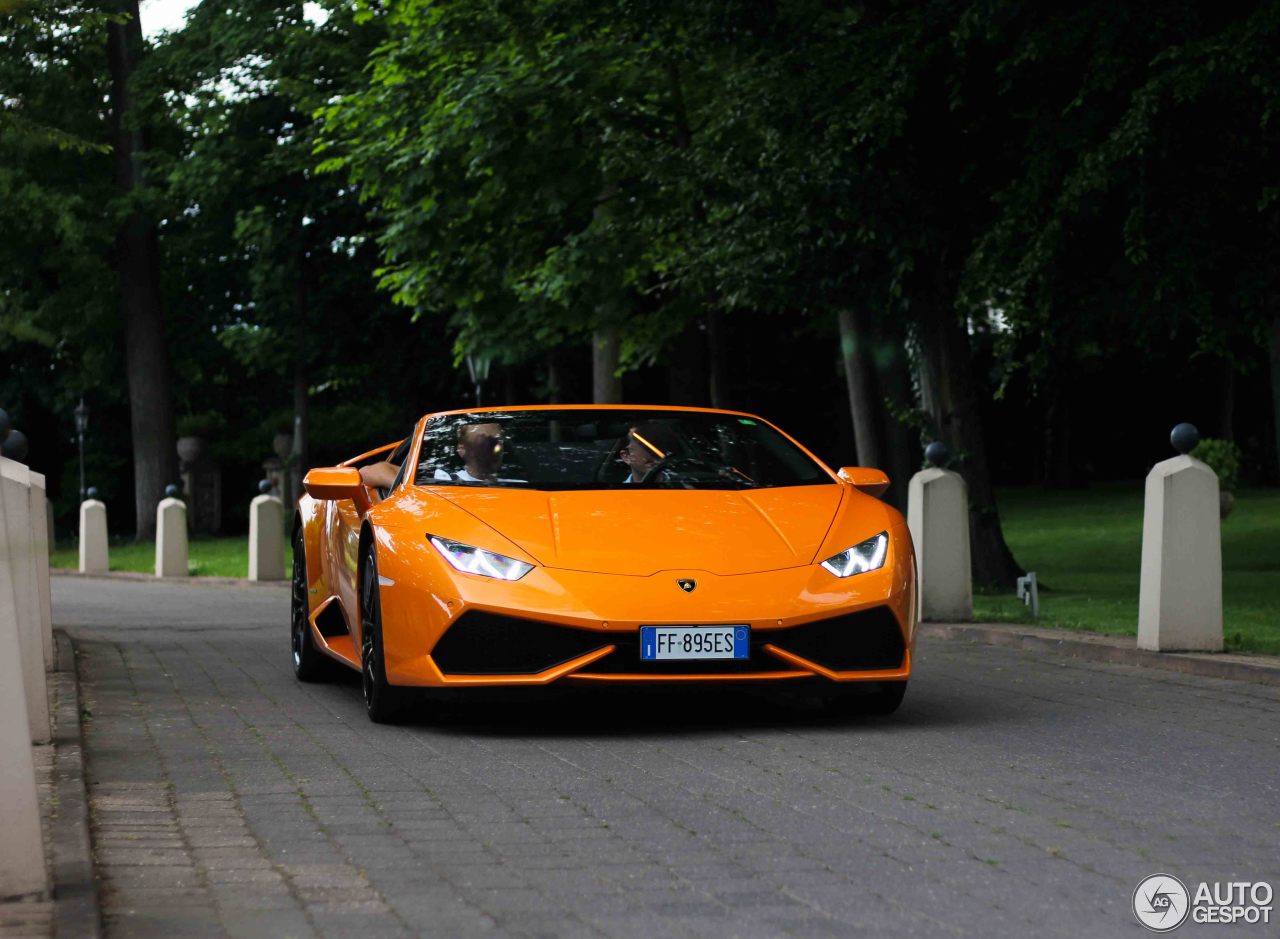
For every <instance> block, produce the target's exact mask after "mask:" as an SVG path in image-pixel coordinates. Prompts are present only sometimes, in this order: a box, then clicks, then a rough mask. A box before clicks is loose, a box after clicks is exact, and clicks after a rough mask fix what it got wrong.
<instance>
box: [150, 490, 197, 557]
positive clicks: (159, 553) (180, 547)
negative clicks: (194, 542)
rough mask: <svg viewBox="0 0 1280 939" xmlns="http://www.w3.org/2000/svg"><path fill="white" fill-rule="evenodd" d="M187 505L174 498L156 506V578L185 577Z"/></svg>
mask: <svg viewBox="0 0 1280 939" xmlns="http://www.w3.org/2000/svg"><path fill="white" fill-rule="evenodd" d="M189 571H190V568H189V567H188V566H187V504H186V503H185V502H183V501H182V500H181V499H178V498H176V497H174V496H168V497H166V498H164V499H161V500H160V504H159V505H158V506H156V576H157V577H186V576H187V574H188V573H189Z"/></svg>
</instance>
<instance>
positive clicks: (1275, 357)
mask: <svg viewBox="0 0 1280 939" xmlns="http://www.w3.org/2000/svg"><path fill="white" fill-rule="evenodd" d="M1270 351H1271V422H1272V429H1273V430H1274V431H1275V447H1276V451H1275V463H1273V464H1272V466H1271V472H1272V477H1271V478H1272V479H1273V480H1274V481H1276V482H1280V316H1276V317H1273V318H1272V320H1271V350H1270Z"/></svg>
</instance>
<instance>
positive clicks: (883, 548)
mask: <svg viewBox="0 0 1280 939" xmlns="http://www.w3.org/2000/svg"><path fill="white" fill-rule="evenodd" d="M888 553H889V533H888V532H887V531H882V532H880V534H878V535H876V536H875V537H874V538H868V539H867V540H866V541H863V542H861V543H860V544H856V545H854V546H853V547H852V548H846V549H845V550H843V551H841V552H840V553H839V554H833V555H832V556H831V557H829V558H827V559H826V560H825V561H823V562H822V566H823V567H825V568H826V569H827V570H829V571H830V572H831V573H833V574H835V575H836V576H837V577H850V576H852V575H854V574H865V573H866V572H867V571H874V570H879V569H880V568H882V567H884V558H885V555H886V554H888Z"/></svg>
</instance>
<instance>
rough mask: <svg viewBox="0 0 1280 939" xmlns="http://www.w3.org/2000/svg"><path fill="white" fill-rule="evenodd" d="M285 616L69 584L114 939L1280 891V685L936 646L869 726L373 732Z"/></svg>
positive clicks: (670, 704) (664, 719) (1102, 918)
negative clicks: (1156, 890)
mask: <svg viewBox="0 0 1280 939" xmlns="http://www.w3.org/2000/svg"><path fill="white" fill-rule="evenodd" d="M287 605H288V600H287V593H286V592H285V591H284V590H282V589H275V588H263V587H240V588H237V587H225V586H224V587H218V588H214V587H205V586H200V585H190V586H186V585H172V584H151V583H139V582H123V581H103V580H97V581H94V580H83V579H75V578H57V579H56V580H55V583H54V614H55V620H56V621H57V622H58V623H59V624H62V625H66V626H68V627H69V628H70V631H71V633H72V635H73V636H74V637H75V639H76V641H77V650H78V653H79V656H80V658H79V668H80V675H81V680H82V690H83V692H82V693H83V698H82V702H83V707H84V708H85V710H86V714H85V719H86V724H85V745H86V751H87V757H88V776H89V795H90V801H91V808H92V822H93V833H94V839H95V842H94V847H95V852H96V856H97V861H98V864H99V867H100V871H101V874H102V877H103V906H104V916H105V922H106V929H107V935H108V936H109V937H124V936H164V937H168V936H179V935H180V936H271V937H284V936H326V937H340V936H354V937H359V939H376V937H382V936H418V935H421V936H441V937H452V936H475V935H486V936H490V935H491V936H548V937H573V936H643V937H660V936H673V937H690V936H715V937H717V939H719V937H729V936H815V937H819V936H875V937H880V936H899V935H939V936H948V935H970V936H977V937H987V936H1072V937H1076V936H1132V937H1137V936H1141V935H1145V932H1144V931H1143V930H1142V929H1141V927H1139V926H1138V924H1137V923H1136V921H1135V920H1134V917H1133V915H1132V912H1131V908H1130V903H1131V895H1132V892H1133V890H1134V887H1135V886H1136V885H1137V883H1138V881H1139V880H1141V879H1142V878H1143V877H1145V876H1146V875H1148V874H1152V873H1155V872H1158V871H1159V872H1168V873H1172V874H1175V875H1177V876H1179V877H1181V878H1182V879H1183V880H1184V881H1199V880H1209V881H1214V880H1221V881H1227V880H1248V881H1253V880H1268V881H1270V882H1271V883H1272V884H1273V885H1274V886H1276V887H1278V888H1280V849H1277V844H1280V689H1275V688H1268V687H1263V686H1256V685H1246V684H1236V683H1231V682H1224V681H1217V680H1213V679H1201V678H1191V677H1186V676H1181V675H1177V674H1173V673H1167V672H1144V671H1141V670H1135V669H1125V668H1121V667H1116V666H1101V665H1094V664H1090V663H1087V662H1083V661H1080V660H1071V659H1065V658H1064V659H1059V658H1054V657H1052V656H1048V655H1041V654H1033V653H1026V652H1021V651H1016V650H1011V649H997V648H992V647H987V646H979V645H970V644H966V643H960V642H934V643H931V644H928V645H922V647H921V649H920V656H919V661H918V672H917V675H916V678H915V680H914V682H913V684H912V688H911V690H910V691H909V693H908V695H907V700H906V703H905V704H904V705H903V709H902V710H901V711H900V712H899V713H898V714H897V715H895V716H894V717H892V718H888V719H874V720H873V719H864V720H853V721H847V720H846V721H844V722H838V721H833V720H830V719H827V718H826V717H825V716H823V714H822V713H821V712H820V711H819V710H818V709H817V708H816V707H814V706H813V705H811V704H809V703H808V702H805V701H802V700H801V701H787V700H783V699H779V698H777V697H771V696H764V695H758V694H744V693H733V692H722V691H715V692H703V693H697V694H691V693H681V694H678V695H654V694H643V695H641V694H618V693H613V694H603V693H595V692H592V693H590V694H588V693H586V692H582V693H572V694H568V695H564V696H553V695H550V694H546V693H545V692H544V693H541V694H535V695H532V696H524V697H522V698H520V699H517V701H516V702H515V703H512V702H492V701H490V702H483V703H463V704H458V703H454V704H449V705H439V704H437V705H433V706H431V707H429V708H428V709H426V710H424V711H422V712H421V714H420V715H419V716H418V718H417V719H416V720H413V721H411V722H409V723H407V724H405V725H402V726H395V727H383V726H375V725H372V724H370V723H369V722H368V721H367V720H366V719H365V716H364V713H363V709H362V705H361V701H360V695H359V687H358V684H357V683H356V681H355V676H354V673H353V676H352V680H351V681H347V682H339V683H336V684H330V685H300V684H298V683H297V682H296V681H294V679H293V677H292V674H291V672H290V671H289V663H288V656H287V646H288V641H287V622H286V613H287ZM1179 934H1180V935H1217V936H1224V937H1237V936H1239V937H1244V936H1250V935H1269V936H1276V935H1277V934H1280V927H1277V926H1276V925H1275V924H1274V923H1273V924H1272V925H1271V926H1270V927H1268V928H1267V929H1265V930H1262V929H1259V928H1257V927H1254V928H1253V929H1252V930H1251V928H1250V927H1246V926H1232V927H1225V926H1216V927H1208V926H1204V927H1199V926H1196V925H1195V924H1192V923H1190V922H1188V923H1187V924H1186V925H1185V926H1183V927H1182V928H1181V929H1180V930H1179Z"/></svg>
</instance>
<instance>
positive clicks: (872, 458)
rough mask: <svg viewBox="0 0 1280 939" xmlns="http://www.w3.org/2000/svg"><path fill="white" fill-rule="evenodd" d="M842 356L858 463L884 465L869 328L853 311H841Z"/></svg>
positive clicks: (839, 320) (839, 318) (839, 319)
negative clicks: (860, 322)
mask: <svg viewBox="0 0 1280 939" xmlns="http://www.w3.org/2000/svg"><path fill="white" fill-rule="evenodd" d="M836 320H837V322H838V323H839V326H840V357H841V359H842V361H843V362H844V379H845V385H846V387H847V388H848V391H849V411H850V413H851V414H852V415H853V442H854V447H855V448H856V449H857V451H858V455H857V460H858V465H859V466H871V467H875V468H877V469H881V468H883V467H884V462H885V460H884V449H883V446H882V444H881V440H880V432H879V427H878V426H877V424H878V421H877V420H876V403H877V400H878V399H877V396H876V390H875V376H874V374H873V372H872V365H871V350H870V348H869V346H870V341H869V336H868V331H867V329H866V328H865V326H863V327H862V328H859V324H858V322H857V321H856V319H855V317H854V315H853V313H852V312H851V311H849V310H841V311H840V312H839V313H838V314H837V316H836Z"/></svg>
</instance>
